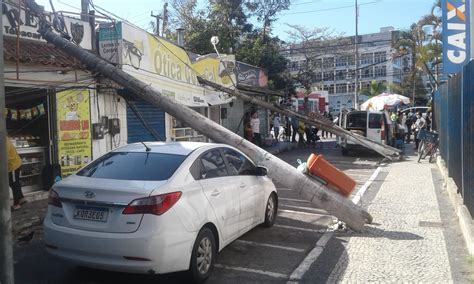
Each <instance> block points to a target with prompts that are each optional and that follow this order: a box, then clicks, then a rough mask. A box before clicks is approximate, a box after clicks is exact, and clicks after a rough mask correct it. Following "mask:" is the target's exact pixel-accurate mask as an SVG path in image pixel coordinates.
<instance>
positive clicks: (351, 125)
mask: <svg viewBox="0 0 474 284" xmlns="http://www.w3.org/2000/svg"><path fill="white" fill-rule="evenodd" d="M340 123H341V124H340V126H341V127H342V128H344V129H346V130H348V131H350V132H353V133H355V134H359V135H361V136H364V137H366V138H368V139H370V140H372V141H375V142H379V143H383V144H387V143H390V140H391V139H392V137H391V136H390V133H391V131H389V129H390V125H391V121H390V119H389V118H388V117H387V116H386V114H385V112H382V111H377V110H364V111H361V110H353V111H349V112H347V113H344V114H342V116H341V118H340ZM339 145H340V146H341V149H342V155H344V156H345V155H347V154H348V153H349V151H356V150H361V149H366V148H365V147H364V146H362V145H359V144H355V143H354V142H352V141H347V140H346V139H339ZM369 150H370V149H369Z"/></svg>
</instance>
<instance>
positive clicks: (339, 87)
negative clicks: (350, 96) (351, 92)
mask: <svg viewBox="0 0 474 284" xmlns="http://www.w3.org/2000/svg"><path fill="white" fill-rule="evenodd" d="M336 93H337V94H344V93H347V85H346V84H337V85H336Z"/></svg>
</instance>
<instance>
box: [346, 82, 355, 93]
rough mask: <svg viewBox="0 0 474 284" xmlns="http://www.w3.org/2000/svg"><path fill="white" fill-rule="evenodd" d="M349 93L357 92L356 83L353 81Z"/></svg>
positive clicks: (349, 86)
mask: <svg viewBox="0 0 474 284" xmlns="http://www.w3.org/2000/svg"><path fill="white" fill-rule="evenodd" d="M347 92H348V93H354V92H355V83H351V84H349V85H348V90H347Z"/></svg>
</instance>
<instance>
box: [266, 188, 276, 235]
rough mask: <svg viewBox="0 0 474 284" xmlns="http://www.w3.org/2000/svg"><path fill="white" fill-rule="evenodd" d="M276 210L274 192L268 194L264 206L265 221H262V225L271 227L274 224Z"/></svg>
mask: <svg viewBox="0 0 474 284" xmlns="http://www.w3.org/2000/svg"><path fill="white" fill-rule="evenodd" d="M277 212H278V201H277V197H276V194H275V193H272V194H270V196H269V197H268V201H267V206H266V207H265V221H264V222H263V226H264V227H271V226H273V224H275V219H276V215H277Z"/></svg>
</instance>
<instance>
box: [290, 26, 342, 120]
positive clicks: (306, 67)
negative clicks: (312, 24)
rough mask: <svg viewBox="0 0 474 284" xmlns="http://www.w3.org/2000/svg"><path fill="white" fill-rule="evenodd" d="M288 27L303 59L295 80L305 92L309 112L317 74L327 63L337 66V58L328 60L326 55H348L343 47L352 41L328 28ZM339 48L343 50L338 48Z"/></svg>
mask: <svg viewBox="0 0 474 284" xmlns="http://www.w3.org/2000/svg"><path fill="white" fill-rule="evenodd" d="M288 26H289V27H290V28H291V30H290V31H288V32H287V33H288V35H289V36H290V39H291V41H292V42H293V44H292V49H293V50H297V52H298V54H299V55H300V56H301V57H302V59H303V60H300V63H299V68H298V71H297V74H296V75H295V76H294V80H295V81H296V82H297V84H298V85H299V86H300V87H302V88H303V89H304V90H305V98H304V102H303V106H304V109H305V112H307V111H308V95H309V94H310V93H311V92H312V91H313V87H315V79H316V75H317V73H318V72H320V71H321V70H322V69H323V67H324V65H325V64H326V62H329V63H328V64H329V65H332V66H335V64H334V63H335V62H334V60H335V57H330V58H327V57H325V56H324V55H325V54H326V53H327V52H328V50H329V49H331V50H330V51H331V55H335V56H340V55H346V54H347V51H346V50H345V49H344V48H343V47H344V46H345V45H347V44H350V40H349V39H347V38H342V37H341V36H340V35H334V32H333V31H330V30H329V29H328V28H314V29H308V28H306V27H303V26H299V25H288ZM338 46H340V47H341V48H338ZM331 60H332V61H331ZM331 62H332V63H331ZM334 68H335V67H334Z"/></svg>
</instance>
